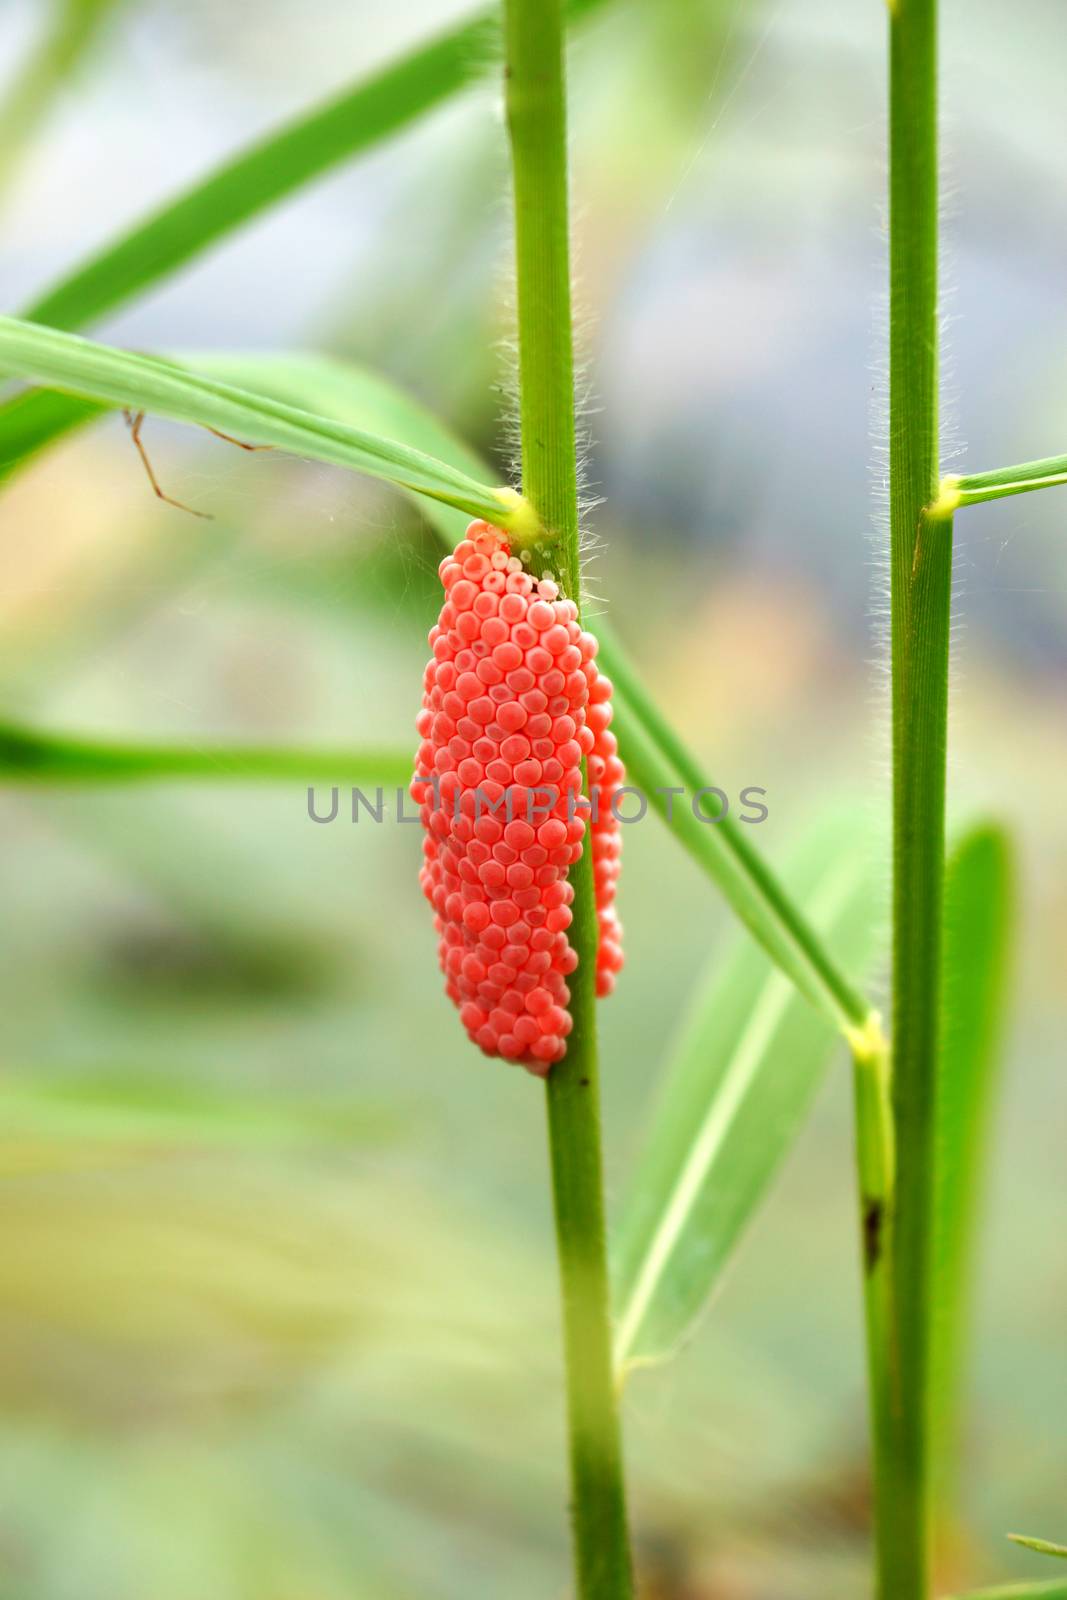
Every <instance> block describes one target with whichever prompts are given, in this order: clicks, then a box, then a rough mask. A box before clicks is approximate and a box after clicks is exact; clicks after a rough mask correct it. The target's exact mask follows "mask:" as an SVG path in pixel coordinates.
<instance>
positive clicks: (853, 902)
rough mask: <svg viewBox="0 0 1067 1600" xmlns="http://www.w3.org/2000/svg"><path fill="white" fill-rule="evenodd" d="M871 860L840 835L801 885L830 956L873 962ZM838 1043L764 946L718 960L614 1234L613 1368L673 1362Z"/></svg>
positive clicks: (809, 866) (806, 869)
mask: <svg viewBox="0 0 1067 1600" xmlns="http://www.w3.org/2000/svg"><path fill="white" fill-rule="evenodd" d="M863 860H864V855H863V851H862V850H861V849H859V848H857V847H856V846H855V843H854V841H852V842H851V843H847V842H843V840H842V837H841V831H840V829H839V828H835V829H833V830H832V831H830V832H829V833H827V834H823V835H821V836H820V837H819V838H818V840H817V841H816V842H815V843H814V844H813V845H812V846H810V847H809V849H808V850H807V851H806V852H804V854H803V856H802V858H801V860H800V861H799V862H798V863H797V866H796V870H795V871H794V872H793V873H792V874H790V882H791V883H793V884H795V887H796V891H797V893H798V894H800V895H801V896H802V901H803V903H804V904H806V905H807V906H808V908H809V911H810V915H811V919H812V922H813V923H814V925H815V926H816V927H817V928H818V929H819V931H820V933H822V934H823V935H824V937H826V938H827V940H828V941H829V942H830V944H831V947H832V948H840V949H844V950H846V951H848V953H849V957H850V960H851V961H852V962H853V963H855V962H857V961H859V962H860V963H861V965H862V964H865V963H866V960H867V957H868V955H869V952H870V946H871V922H872V919H871V916H870V884H869V882H868V875H867V873H866V871H865V869H864V866H863ZM836 1041H837V1034H836V1032H835V1030H834V1028H833V1027H832V1025H831V1024H830V1023H829V1022H828V1021H827V1020H826V1019H825V1018H824V1017H822V1016H821V1015H820V1014H819V1013H818V1012H817V1011H815V1010H814V1009H813V1008H812V1007H811V1006H810V1005H808V1004H807V1003H806V1001H805V1000H804V999H803V998H802V997H801V995H800V994H799V993H798V991H797V990H796V989H795V988H794V986H793V985H792V984H791V983H790V982H789V981H788V979H786V978H785V977H784V976H783V975H782V974H781V972H779V971H777V970H776V969H775V968H774V967H773V966H772V965H771V962H770V961H769V959H768V958H767V956H766V955H765V954H764V952H763V951H762V950H761V949H759V947H758V946H755V945H753V944H750V943H748V942H747V941H745V942H744V943H742V944H739V945H738V946H737V947H736V949H735V950H734V951H733V952H732V954H731V955H730V956H729V958H728V959H727V960H726V961H725V962H724V961H723V959H722V957H721V955H720V953H719V952H718V951H716V953H715V956H714V959H713V962H712V964H711V968H710V971H709V975H708V978H707V980H706V982H705V983H704V984H703V985H702V986H701V988H700V990H699V992H698V995H697V997H696V1000H695V1002H694V1005H693V1009H692V1011H691V1013H690V1015H689V1017H688V1019H687V1021H686V1022H685V1024H684V1026H683V1028H682V1031H681V1035H680V1038H679V1041H678V1044H677V1047H676V1051H675V1056H674V1062H673V1066H672V1067H671V1069H670V1070H669V1074H668V1078H667V1082H666V1086H665V1088H664V1091H663V1095H662V1099H661V1101H660V1104H659V1109H658V1111H657V1113H656V1115H655V1118H654V1121H653V1125H652V1132H651V1134H650V1136H649V1140H648V1145H647V1147H646V1150H645V1154H644V1157H643V1159H642V1160H641V1162H640V1164H639V1167H638V1170H637V1173H636V1175H635V1177H634V1179H633V1182H632V1184H631V1187H630V1192H629V1195H628V1197H627V1200H626V1204H625V1206H624V1208H623V1212H622V1217H621V1220H620V1223H619V1227H618V1229H617V1233H616V1237H615V1251H614V1255H615V1262H616V1267H617V1272H616V1295H615V1304H616V1308H617V1309H616V1316H617V1332H616V1342H615V1361H616V1367H617V1368H618V1370H619V1371H620V1373H621V1372H625V1370H626V1369H627V1367H630V1366H633V1365H637V1364H642V1363H645V1362H649V1361H656V1360H660V1359H663V1358H664V1357H666V1356H668V1355H669V1354H670V1353H671V1352H672V1351H673V1350H674V1349H675V1348H676V1347H677V1345H678V1343H679V1341H680V1340H681V1339H682V1338H683V1336H684V1335H685V1334H686V1332H687V1331H688V1329H689V1328H690V1327H691V1325H692V1323H693V1322H694V1320H695V1319H696V1317H697V1316H698V1315H699V1313H700V1311H701V1310H702V1308H703V1307H704V1306H705V1305H706V1303H707V1301H708V1298H709V1296H710V1295H711V1294H712V1292H713V1290H714V1289H715V1287H716V1285H717V1283H718V1282H719V1279H720V1277H721V1275H722V1271H723V1269H724V1267H725V1266H726V1264H727V1262H728V1261H729V1259H730V1257H731V1255H732V1254H733V1251H734V1249H735V1248H736V1246H737V1244H738V1242H739V1240H740V1238H741V1236H742V1234H743V1232H744V1230H745V1228H746V1226H747V1225H748V1223H749V1221H750V1220H751V1218H752V1216H753V1214H754V1213H755V1211H756V1209H757V1207H758V1205H759V1203H760V1201H761V1200H762V1199H763V1197H764V1195H765V1194H766V1193H767V1190H768V1189H769V1187H770V1185H771V1183H772V1182H773V1180H774V1178H775V1177H776V1176H777V1173H778V1171H779V1170H780V1167H781V1165H782V1162H783V1161H784V1159H785V1157H786V1155H787V1154H788V1152H789V1150H790V1148H791V1147H792V1144H793V1141H794V1139H795V1138H796V1135H797V1133H798V1132H799V1129H800V1127H801V1125H802V1123H803V1121H804V1118H805V1116H806V1115H807V1112H808V1109H809V1107H810V1105H811V1103H812V1100H813V1097H814V1095H815V1091H816V1089H817V1088H818V1086H819V1084H820V1083H821V1081H822V1078H823V1075H824V1073H825V1071H826V1068H827V1065H828V1063H829V1060H830V1057H831V1054H832V1052H833V1049H834V1046H835V1043H836Z"/></svg>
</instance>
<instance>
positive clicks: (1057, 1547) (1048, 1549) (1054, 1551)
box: [1008, 1533, 1067, 1561]
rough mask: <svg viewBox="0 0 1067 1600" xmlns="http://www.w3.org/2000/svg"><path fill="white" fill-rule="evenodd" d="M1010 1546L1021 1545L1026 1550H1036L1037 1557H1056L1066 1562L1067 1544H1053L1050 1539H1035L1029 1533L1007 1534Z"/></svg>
mask: <svg viewBox="0 0 1067 1600" xmlns="http://www.w3.org/2000/svg"><path fill="white" fill-rule="evenodd" d="M1008 1538H1009V1539H1010V1540H1011V1542H1012V1544H1021V1545H1023V1546H1024V1547H1025V1548H1026V1549H1027V1550H1036V1551H1037V1553H1038V1555H1039V1556H1057V1557H1058V1558H1059V1559H1060V1560H1061V1561H1067V1544H1054V1543H1053V1541H1052V1540H1051V1539H1035V1538H1034V1537H1033V1536H1032V1535H1031V1534H1029V1533H1009V1534H1008Z"/></svg>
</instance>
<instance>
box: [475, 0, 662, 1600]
mask: <svg viewBox="0 0 1067 1600" xmlns="http://www.w3.org/2000/svg"><path fill="white" fill-rule="evenodd" d="M504 16H505V47H506V68H505V71H506V81H507V122H508V132H509V136H510V143H511V160H512V174H513V186H514V201H515V263H516V283H517V298H518V327H519V382H520V395H519V410H520V421H521V438H522V478H523V491H524V493H525V494H526V495H527V496H528V498H529V499H530V501H531V502H532V504H533V505H534V507H535V509H536V511H537V513H538V516H539V518H540V520H541V523H542V525H543V526H544V527H545V528H546V529H547V530H548V532H549V535H550V536H551V538H552V539H553V540H555V541H556V544H555V552H554V553H556V564H557V565H558V569H559V576H560V579H561V582H562V586H563V589H564V591H565V593H566V594H567V595H569V596H570V597H571V598H572V599H573V600H574V601H575V602H576V603H580V564H579V553H578V484H577V466H576V459H575V420H574V355H573V345H572V331H571V303H570V251H569V218H568V206H567V147H566V102H565V96H564V86H563V83H564V78H563V20H562V8H561V5H560V0H505V6H504ZM573 882H574V891H575V892H574V908H573V909H574V922H573V924H572V928H571V939H572V941H573V943H574V945H575V948H576V949H577V952H578V958H579V964H578V968H577V970H576V972H575V973H574V974H573V976H572V978H571V1014H572V1016H573V1018H574V1027H573V1031H572V1033H571V1035H570V1039H569V1041H568V1047H567V1054H566V1056H565V1057H564V1059H563V1061H561V1062H559V1063H557V1065H556V1066H555V1067H553V1069H552V1071H551V1073H550V1074H549V1077H548V1080H547V1102H548V1131H549V1146H550V1155H551V1167H552V1187H553V1198H554V1204H555V1217H556V1236H557V1242H558V1248H559V1265H560V1280H561V1288H562V1298H563V1343H564V1358H565V1362H566V1376H567V1412H568V1425H569V1439H570V1469H571V1511H572V1521H573V1532H574V1559H575V1573H576V1579H577V1589H578V1594H579V1596H580V1597H581V1600H626V1597H628V1596H630V1595H631V1594H632V1593H633V1580H632V1576H631V1566H630V1553H629V1541H628V1536H627V1526H626V1504H625V1493H624V1487H623V1466H622V1444H621V1438H620V1429H619V1421H618V1413H617V1409H616V1406H617V1401H616V1393H615V1386H614V1375H613V1371H612V1363H611V1320H610V1307H609V1290H608V1271H607V1251H606V1239H605V1225H604V1202H603V1172H602V1161H601V1148H600V1096H599V1082H598V1062H597V1037H596V993H595V971H596V945H597V922H596V907H595V899H594V891H593V873H592V853H591V851H590V850H588V849H586V850H585V851H584V852H583V854H582V857H581V859H580V861H579V862H578V863H577V864H576V866H575V867H574V869H573Z"/></svg>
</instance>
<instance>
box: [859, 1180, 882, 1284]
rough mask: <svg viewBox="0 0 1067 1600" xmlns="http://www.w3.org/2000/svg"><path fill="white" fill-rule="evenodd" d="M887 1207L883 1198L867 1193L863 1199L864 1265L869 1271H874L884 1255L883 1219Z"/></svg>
mask: <svg viewBox="0 0 1067 1600" xmlns="http://www.w3.org/2000/svg"><path fill="white" fill-rule="evenodd" d="M884 1215H885V1207H884V1206H883V1204H882V1202H881V1200H876V1199H873V1198H871V1196H869V1195H865V1196H864V1199H863V1265H864V1267H865V1268H866V1270H867V1272H868V1273H871V1272H873V1271H874V1269H875V1267H876V1266H877V1265H878V1263H879V1261H880V1260H881V1257H882V1221H883V1218H884Z"/></svg>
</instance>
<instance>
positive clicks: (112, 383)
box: [0, 317, 533, 532]
mask: <svg viewBox="0 0 1067 1600" xmlns="http://www.w3.org/2000/svg"><path fill="white" fill-rule="evenodd" d="M0 373H5V374H7V375H8V376H9V377H15V378H26V379H29V380H31V381H34V382H39V383H43V384H46V385H48V386H49V387H52V388H58V389H63V390H67V391H69V392H71V393H73V394H75V395H77V396H79V397H80V398H83V399H88V400H93V401H98V402H99V401H105V402H107V403H108V404H110V405H113V406H123V407H128V408H130V409H133V410H136V411H148V412H152V413H154V414H156V415H159V416H164V417H171V418H173V419H174V420H175V421H178V422H190V423H193V424H196V425H198V426H200V427H205V428H212V429H215V430H216V431H218V432H220V433H225V434H231V435H235V436H237V437H239V438H241V439H243V440H247V441H248V442H249V443H251V444H256V445H268V446H271V447H272V448H275V449H281V450H287V451H290V452H292V454H294V455H298V456H303V457H306V458H309V459H311V460H314V461H325V462H329V463H330V464H331V465H334V466H341V467H347V468H349V469H350V470H352V471H355V472H362V473H365V474H366V475H367V476H369V477H372V478H381V479H384V480H385V481H386V482H388V483H393V484H395V485H396V486H397V487H398V488H401V489H406V490H408V491H410V492H411V493H414V494H420V495H426V496H428V497H429V498H431V499H433V500H439V501H441V502H442V503H443V504H445V505H449V506H453V507H456V508H457V509H459V510H462V511H465V512H467V513H468V514H469V515H470V516H474V517H485V518H488V519H490V520H491V521H494V522H496V523H498V524H499V525H500V526H501V527H505V528H510V529H513V530H516V531H527V532H529V531H530V526H531V521H532V519H533V513H532V511H531V510H530V508H529V506H527V505H526V502H525V501H522V500H521V497H519V496H517V495H515V494H514V492H513V491H511V490H506V489H505V490H498V489H494V488H491V487H490V486H489V485H487V484H484V483H479V482H477V481H476V480H475V479H474V478H471V477H469V476H468V474H467V473H465V472H462V471H460V469H459V468H457V467H453V466H450V465H449V464H448V463H447V462H444V461H438V460H436V459H435V458H434V457H432V456H429V455H426V454H425V453H424V452H423V451H421V450H416V449H413V448H412V446H410V445H407V444H403V443H401V442H400V441H399V440H396V439H388V438H384V437H382V436H381V435H379V434H375V433H370V432H368V431H367V430H365V429H362V428H356V427H353V426H352V425H351V424H349V423H345V422H342V421H339V420H337V419H336V418H331V417H325V416H321V415H318V414H315V413H313V412H309V411H303V410H301V409H299V408H298V407H295V406H290V405H286V404H284V403H283V402H281V401H279V400H273V399H271V398H270V397H269V396H268V395H262V394H253V393H250V392H249V391H247V390H244V389H239V388H235V387H233V386H232V385H230V384H227V383H223V382H221V381H219V380H218V379H212V378H210V377H206V376H201V375H199V374H197V373H194V372H189V371H186V370H185V369H184V368H182V367H179V366H176V365H175V364H174V363H173V362H170V361H163V360H160V359H158V358H156V357H154V356H145V355H138V354H135V353H134V352H132V351H129V350H117V349H114V348H113V347H111V346H109V345H103V344H97V343H95V342H94V341H92V340H89V339H82V338H80V337H79V336H78V335H77V334H71V333H62V332H59V331H57V330H56V329H54V328H45V327H41V326H39V325H38V324H37V323H32V322H23V321H21V320H20V319H19V318H17V317H0Z"/></svg>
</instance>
